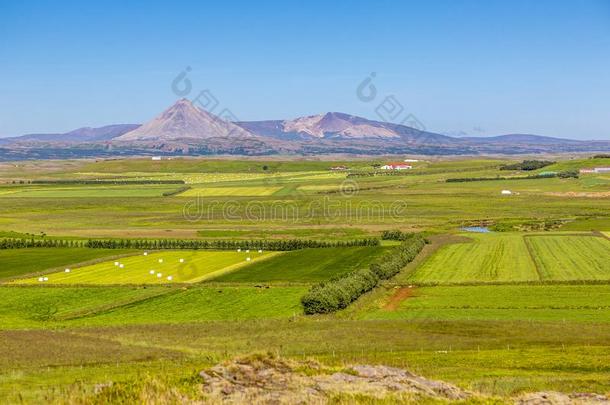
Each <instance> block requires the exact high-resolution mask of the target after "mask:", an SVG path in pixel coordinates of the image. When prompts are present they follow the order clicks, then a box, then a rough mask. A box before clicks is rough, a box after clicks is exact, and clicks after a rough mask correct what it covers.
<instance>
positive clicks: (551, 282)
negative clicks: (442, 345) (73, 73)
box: [412, 279, 610, 287]
mask: <svg viewBox="0 0 610 405" xmlns="http://www.w3.org/2000/svg"><path fill="white" fill-rule="evenodd" d="M609 284H610V279H608V280H595V279H589V280H548V279H547V280H540V281H489V282H482V281H464V282H445V283H438V282H417V283H415V282H414V283H413V284H412V285H414V286H417V287H485V286H501V285H524V286H527V285H531V286H548V285H609Z"/></svg>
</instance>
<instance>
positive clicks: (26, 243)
mask: <svg viewBox="0 0 610 405" xmlns="http://www.w3.org/2000/svg"><path fill="white" fill-rule="evenodd" d="M378 245H379V239H376V238H365V239H354V240H348V241H319V240H308V239H286V240H282V239H278V240H263V239H260V240H243V241H242V240H222V239H218V240H194V239H88V240H62V239H25V238H5V239H0V249H21V248H66V247H81V248H82V247H84V248H91V249H148V250H162V249H189V250H198V249H215V250H233V249H240V248H241V249H264V250H275V251H287V250H297V249H305V248H330V247H352V246H378Z"/></svg>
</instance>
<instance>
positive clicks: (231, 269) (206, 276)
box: [189, 252, 284, 284]
mask: <svg viewBox="0 0 610 405" xmlns="http://www.w3.org/2000/svg"><path fill="white" fill-rule="evenodd" d="M282 253H284V252H271V253H268V254H267V255H266V256H265V257H262V258H260V259H258V260H254V261H251V262H245V263H243V262H239V263H235V264H232V265H230V266H227V267H224V268H222V269H220V270H216V271H213V272H211V273H208V274H204V275H203V276H200V277H196V278H194V279H192V280H190V281H189V283H190V284H196V283H201V282H202V281H206V280H210V279H212V280H213V279H214V278H216V277H218V276H223V275H225V274H228V273H232V272H234V271H237V270H241V269H242V268H244V267H248V266H250V265H253V264H254V263H260V262H264V261H265V260H268V259H270V258H272V257H275V256H277V255H281V254H282Z"/></svg>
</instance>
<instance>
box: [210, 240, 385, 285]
mask: <svg viewBox="0 0 610 405" xmlns="http://www.w3.org/2000/svg"><path fill="white" fill-rule="evenodd" d="M386 251H387V250H386V248H383V247H351V248H325V249H301V250H294V251H291V252H286V253H284V254H282V255H278V256H275V257H273V258H271V259H269V260H265V261H261V262H258V263H254V264H252V265H250V266H247V267H244V268H241V269H239V270H237V271H234V272H230V273H225V274H223V275H221V276H219V277H216V278H213V279H211V280H210V281H218V282H245V283H256V282H273V281H288V282H306V283H308V282H319V281H324V280H328V279H330V278H332V277H337V276H341V275H342V274H345V273H348V272H350V271H354V270H358V269H360V268H364V267H367V266H368V265H369V264H370V263H371V262H373V261H374V260H375V259H377V258H378V257H379V256H381V255H382V254H383V253H384V252H386Z"/></svg>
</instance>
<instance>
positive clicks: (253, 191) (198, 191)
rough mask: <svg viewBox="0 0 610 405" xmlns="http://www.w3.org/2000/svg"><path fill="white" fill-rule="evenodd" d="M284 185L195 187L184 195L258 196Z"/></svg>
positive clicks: (182, 194)
mask: <svg viewBox="0 0 610 405" xmlns="http://www.w3.org/2000/svg"><path fill="white" fill-rule="evenodd" d="M281 189H282V187H193V188H191V189H189V190H187V191H185V192H184V193H181V194H180V195H181V196H182V197H224V196H227V197H258V196H266V195H272V194H273V193H275V192H277V191H279V190H281Z"/></svg>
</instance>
